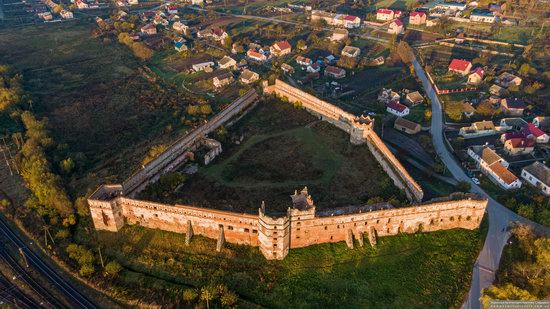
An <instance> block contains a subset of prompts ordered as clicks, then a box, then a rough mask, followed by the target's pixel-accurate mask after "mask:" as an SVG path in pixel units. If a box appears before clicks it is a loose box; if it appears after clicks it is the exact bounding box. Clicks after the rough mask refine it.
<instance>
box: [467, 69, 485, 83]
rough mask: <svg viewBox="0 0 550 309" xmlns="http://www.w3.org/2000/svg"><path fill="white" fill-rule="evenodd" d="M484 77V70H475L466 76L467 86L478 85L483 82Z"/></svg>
mask: <svg viewBox="0 0 550 309" xmlns="http://www.w3.org/2000/svg"><path fill="white" fill-rule="evenodd" d="M483 76H485V70H484V69H483V68H481V67H477V68H475V69H474V70H473V71H472V73H470V75H468V84H471V85H479V84H481V82H482V81H483Z"/></svg>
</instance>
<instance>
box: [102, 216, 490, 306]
mask: <svg viewBox="0 0 550 309" xmlns="http://www.w3.org/2000/svg"><path fill="white" fill-rule="evenodd" d="M483 230H484V229H482V230H481V231H480V230H476V231H467V230H460V229H457V230H451V231H443V232H434V233H426V234H414V235H404V234H403V235H398V236H394V237H385V238H380V239H379V240H378V244H377V246H376V247H375V248H371V247H370V246H368V245H367V246H365V247H357V248H355V249H353V250H350V249H347V247H346V245H345V243H343V242H342V243H336V244H324V245H318V246H311V247H308V248H302V249H296V250H291V252H290V254H289V255H288V256H287V257H286V258H285V259H284V260H283V261H267V260H265V259H264V258H263V256H262V255H261V254H260V252H259V250H258V249H257V248H253V247H246V246H238V245H231V244H226V246H225V248H224V249H223V250H222V252H221V253H216V252H215V251H214V248H215V246H216V241H215V240H210V239H206V238H202V237H196V236H195V237H194V238H193V241H192V242H191V245H190V246H185V244H184V241H183V239H184V236H183V235H181V234H175V233H170V232H165V231H159V230H150V229H145V228H141V227H137V226H136V227H126V228H124V229H123V230H122V231H121V232H119V233H109V232H99V241H100V242H101V243H102V244H104V246H105V247H104V248H105V255H106V256H107V257H106V258H107V259H113V258H116V259H117V260H118V261H120V262H121V263H122V264H123V265H124V267H125V269H126V270H125V271H124V272H123V273H122V276H121V277H120V278H119V279H118V280H117V281H116V285H117V286H119V287H121V288H119V289H120V291H121V293H128V294H130V295H132V296H135V297H138V298H141V297H145V295H148V296H147V298H148V299H151V298H155V299H156V300H157V301H158V302H159V303H161V304H162V303H164V304H166V303H171V304H174V303H175V304H177V303H178V302H179V301H181V296H179V295H181V290H182V289H183V288H188V287H200V286H204V285H206V284H208V283H225V284H226V285H228V286H229V288H230V289H232V290H233V291H236V292H237V293H238V294H239V296H240V297H241V299H242V300H246V304H248V305H250V303H255V304H258V305H260V306H265V307H268V308H450V307H457V306H459V305H460V303H461V301H462V299H463V297H464V295H465V293H466V292H467V290H468V286H469V282H470V278H471V270H472V265H473V263H474V261H475V258H476V256H477V252H478V250H479V248H480V247H481V245H482V243H483V239H482V238H483V236H482V235H483V233H484V232H483ZM160 291H162V293H161V292H160ZM161 295H162V296H161Z"/></svg>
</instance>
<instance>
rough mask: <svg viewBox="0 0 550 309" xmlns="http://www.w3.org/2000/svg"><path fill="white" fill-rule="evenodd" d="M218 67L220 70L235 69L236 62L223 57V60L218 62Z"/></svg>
mask: <svg viewBox="0 0 550 309" xmlns="http://www.w3.org/2000/svg"><path fill="white" fill-rule="evenodd" d="M218 67H219V68H220V69H235V68H236V67H237V61H235V59H233V58H231V57H229V56H223V58H222V59H220V60H219V61H218Z"/></svg>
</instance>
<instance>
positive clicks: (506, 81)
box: [495, 72, 522, 88]
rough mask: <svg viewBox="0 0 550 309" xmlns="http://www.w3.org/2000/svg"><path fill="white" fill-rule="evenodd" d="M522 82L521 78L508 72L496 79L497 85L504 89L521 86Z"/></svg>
mask: <svg viewBox="0 0 550 309" xmlns="http://www.w3.org/2000/svg"><path fill="white" fill-rule="evenodd" d="M521 81H522V79H521V77H518V76H515V75H514V74H511V73H508V72H504V73H502V74H500V75H499V76H498V77H497V78H495V84H497V85H499V86H501V87H503V88H508V87H510V86H512V85H515V86H519V85H521Z"/></svg>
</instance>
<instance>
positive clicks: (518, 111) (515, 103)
mask: <svg viewBox="0 0 550 309" xmlns="http://www.w3.org/2000/svg"><path fill="white" fill-rule="evenodd" d="M500 106H501V108H502V110H503V111H504V113H505V114H506V115H510V116H521V115H523V111H524V110H525V107H526V106H525V102H524V101H523V100H522V99H518V98H506V99H502V100H500Z"/></svg>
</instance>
